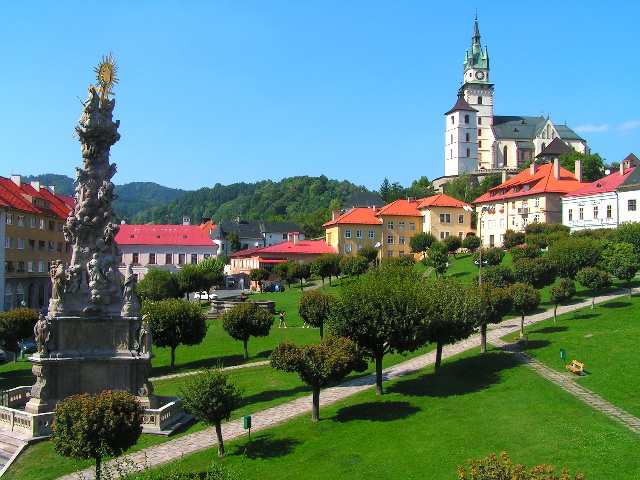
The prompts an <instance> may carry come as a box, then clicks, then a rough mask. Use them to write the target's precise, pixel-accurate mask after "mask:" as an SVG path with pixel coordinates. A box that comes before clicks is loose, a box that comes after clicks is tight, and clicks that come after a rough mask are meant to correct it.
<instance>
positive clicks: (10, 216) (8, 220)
mask: <svg viewBox="0 0 640 480" xmlns="http://www.w3.org/2000/svg"><path fill="white" fill-rule="evenodd" d="M4 221H5V223H6V224H7V225H13V213H7V217H6V218H5V219H4Z"/></svg>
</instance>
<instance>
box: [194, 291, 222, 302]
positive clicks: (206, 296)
mask: <svg viewBox="0 0 640 480" xmlns="http://www.w3.org/2000/svg"><path fill="white" fill-rule="evenodd" d="M193 299H194V300H200V301H208V302H209V301H211V300H217V299H218V295H216V294H215V293H212V292H196V293H194V294H193Z"/></svg>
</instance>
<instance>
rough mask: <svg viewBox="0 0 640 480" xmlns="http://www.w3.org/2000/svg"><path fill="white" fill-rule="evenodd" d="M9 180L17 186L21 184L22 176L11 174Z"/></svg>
mask: <svg viewBox="0 0 640 480" xmlns="http://www.w3.org/2000/svg"><path fill="white" fill-rule="evenodd" d="M11 181H12V182H13V183H15V184H16V185H17V186H19V187H21V186H22V177H20V175H11Z"/></svg>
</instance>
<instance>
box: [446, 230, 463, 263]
mask: <svg viewBox="0 0 640 480" xmlns="http://www.w3.org/2000/svg"><path fill="white" fill-rule="evenodd" d="M442 243H444V244H445V245H446V246H447V250H449V253H453V258H456V252H457V251H458V250H459V249H460V248H461V247H462V239H461V238H460V237H458V236H457V235H449V236H448V237H446V238H445V239H444V240H442Z"/></svg>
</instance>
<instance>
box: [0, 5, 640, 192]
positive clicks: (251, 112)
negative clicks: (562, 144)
mask: <svg viewBox="0 0 640 480" xmlns="http://www.w3.org/2000/svg"><path fill="white" fill-rule="evenodd" d="M89 5H90V4H88V3H86V2H75V1H58V2H53V1H46V2H45V1H40V2H33V1H32V2H4V3H3V15H2V18H1V19H0V62H1V65H2V67H1V73H0V96H1V98H0V109H1V112H2V114H1V115H0V132H1V133H0V162H1V165H2V168H1V169H0V175H2V176H5V177H8V176H10V175H11V174H22V175H36V174H42V173H57V174H64V175H68V176H70V177H74V175H75V173H74V168H75V167H76V166H79V165H80V164H81V157H80V148H79V146H80V145H79V142H78V141H77V140H76V139H74V138H73V137H72V134H73V127H74V125H75V124H76V122H77V119H78V118H79V117H80V113H81V108H82V105H81V103H80V101H79V98H80V99H82V100H84V99H86V96H87V87H88V85H89V84H90V83H95V73H94V71H93V69H94V67H95V66H97V64H98V63H99V62H100V60H101V58H102V57H103V56H104V55H107V54H108V53H109V52H113V55H114V57H115V59H116V61H117V62H118V66H119V71H118V78H119V80H120V81H119V84H118V85H116V87H115V90H114V91H115V98H116V108H115V111H114V118H115V119H120V121H121V126H120V129H119V131H120V134H121V135H122V138H121V140H120V141H119V142H118V143H117V144H116V145H115V146H114V147H112V149H111V160H112V162H114V163H116V164H117V165H118V173H117V174H116V176H115V177H114V181H115V183H116V184H123V183H128V182H134V181H151V182H156V183H159V184H161V185H165V186H168V187H174V188H182V189H186V190H194V189H197V188H200V187H205V186H213V185H214V184H216V183H221V184H223V185H227V184H231V183H235V182H241V181H245V182H255V181H259V180H266V179H271V180H274V181H277V180H280V179H282V178H284V177H289V176H294V175H312V176H316V175H321V174H324V175H326V176H327V177H329V178H334V179H338V180H349V181H351V182H353V183H355V184H358V185H364V186H366V187H367V188H370V189H377V188H378V187H379V186H380V184H381V183H382V180H383V179H384V178H385V177H387V178H388V179H389V180H390V181H391V182H400V183H401V184H402V185H404V186H408V185H409V184H410V183H411V181H412V180H415V179H418V178H419V177H420V176H422V175H426V176H427V177H428V178H429V179H433V178H437V177H439V176H441V175H443V171H444V166H443V150H444V145H443V143H444V125H445V123H444V115H443V114H444V112H446V111H447V110H449V109H450V108H451V107H452V106H453V105H454V103H455V100H456V92H457V89H458V87H459V86H460V84H461V78H462V62H463V60H464V54H465V52H466V50H467V49H468V48H469V46H470V42H471V36H472V34H473V22H474V16H475V14H476V9H477V14H478V19H479V24H480V33H481V35H482V44H483V45H487V46H488V49H489V55H490V60H491V78H492V81H493V82H494V83H495V96H494V104H495V107H494V113H495V114H497V115H532V116H533V115H539V114H541V113H542V112H544V114H545V115H547V114H549V115H550V117H551V119H552V121H554V122H555V123H557V124H558V123H559V124H563V123H565V122H566V124H567V125H569V126H570V127H572V128H573V129H574V130H576V131H577V132H578V133H580V134H581V135H582V136H583V138H585V139H586V140H587V142H588V144H589V146H590V147H591V149H592V152H597V153H599V154H600V155H601V156H602V157H603V158H605V159H606V160H607V161H609V162H612V161H620V160H621V159H623V158H624V157H626V156H627V155H628V154H629V153H631V152H634V153H636V155H638V156H640V148H638V138H639V132H640V108H639V106H640V105H639V103H640V102H639V100H638V96H637V94H636V92H637V81H638V80H637V76H638V73H640V66H639V65H640V64H639V63H638V61H637V59H635V58H634V57H635V50H636V49H637V37H636V35H637V18H639V17H640V6H639V5H640V2H632V1H626V2H620V1H618V2H616V1H612V2H607V3H606V5H603V4H602V2H595V1H580V2H569V1H567V2H557V1H553V2H551V1H539V2H530V1H521V2H512V1H511V2H493V1H485V2H467V1H456V2H443V1H437V2H436V1H433V2H431V1H408V0H407V1H403V0H395V1H391V0H389V1H348V0H341V1H268V0H262V1H242V0H236V1H189V0H184V1H154V2H151V1H135V2H132V1H118V0H114V1H110V2H103V3H95V4H91V5H92V6H89Z"/></svg>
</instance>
